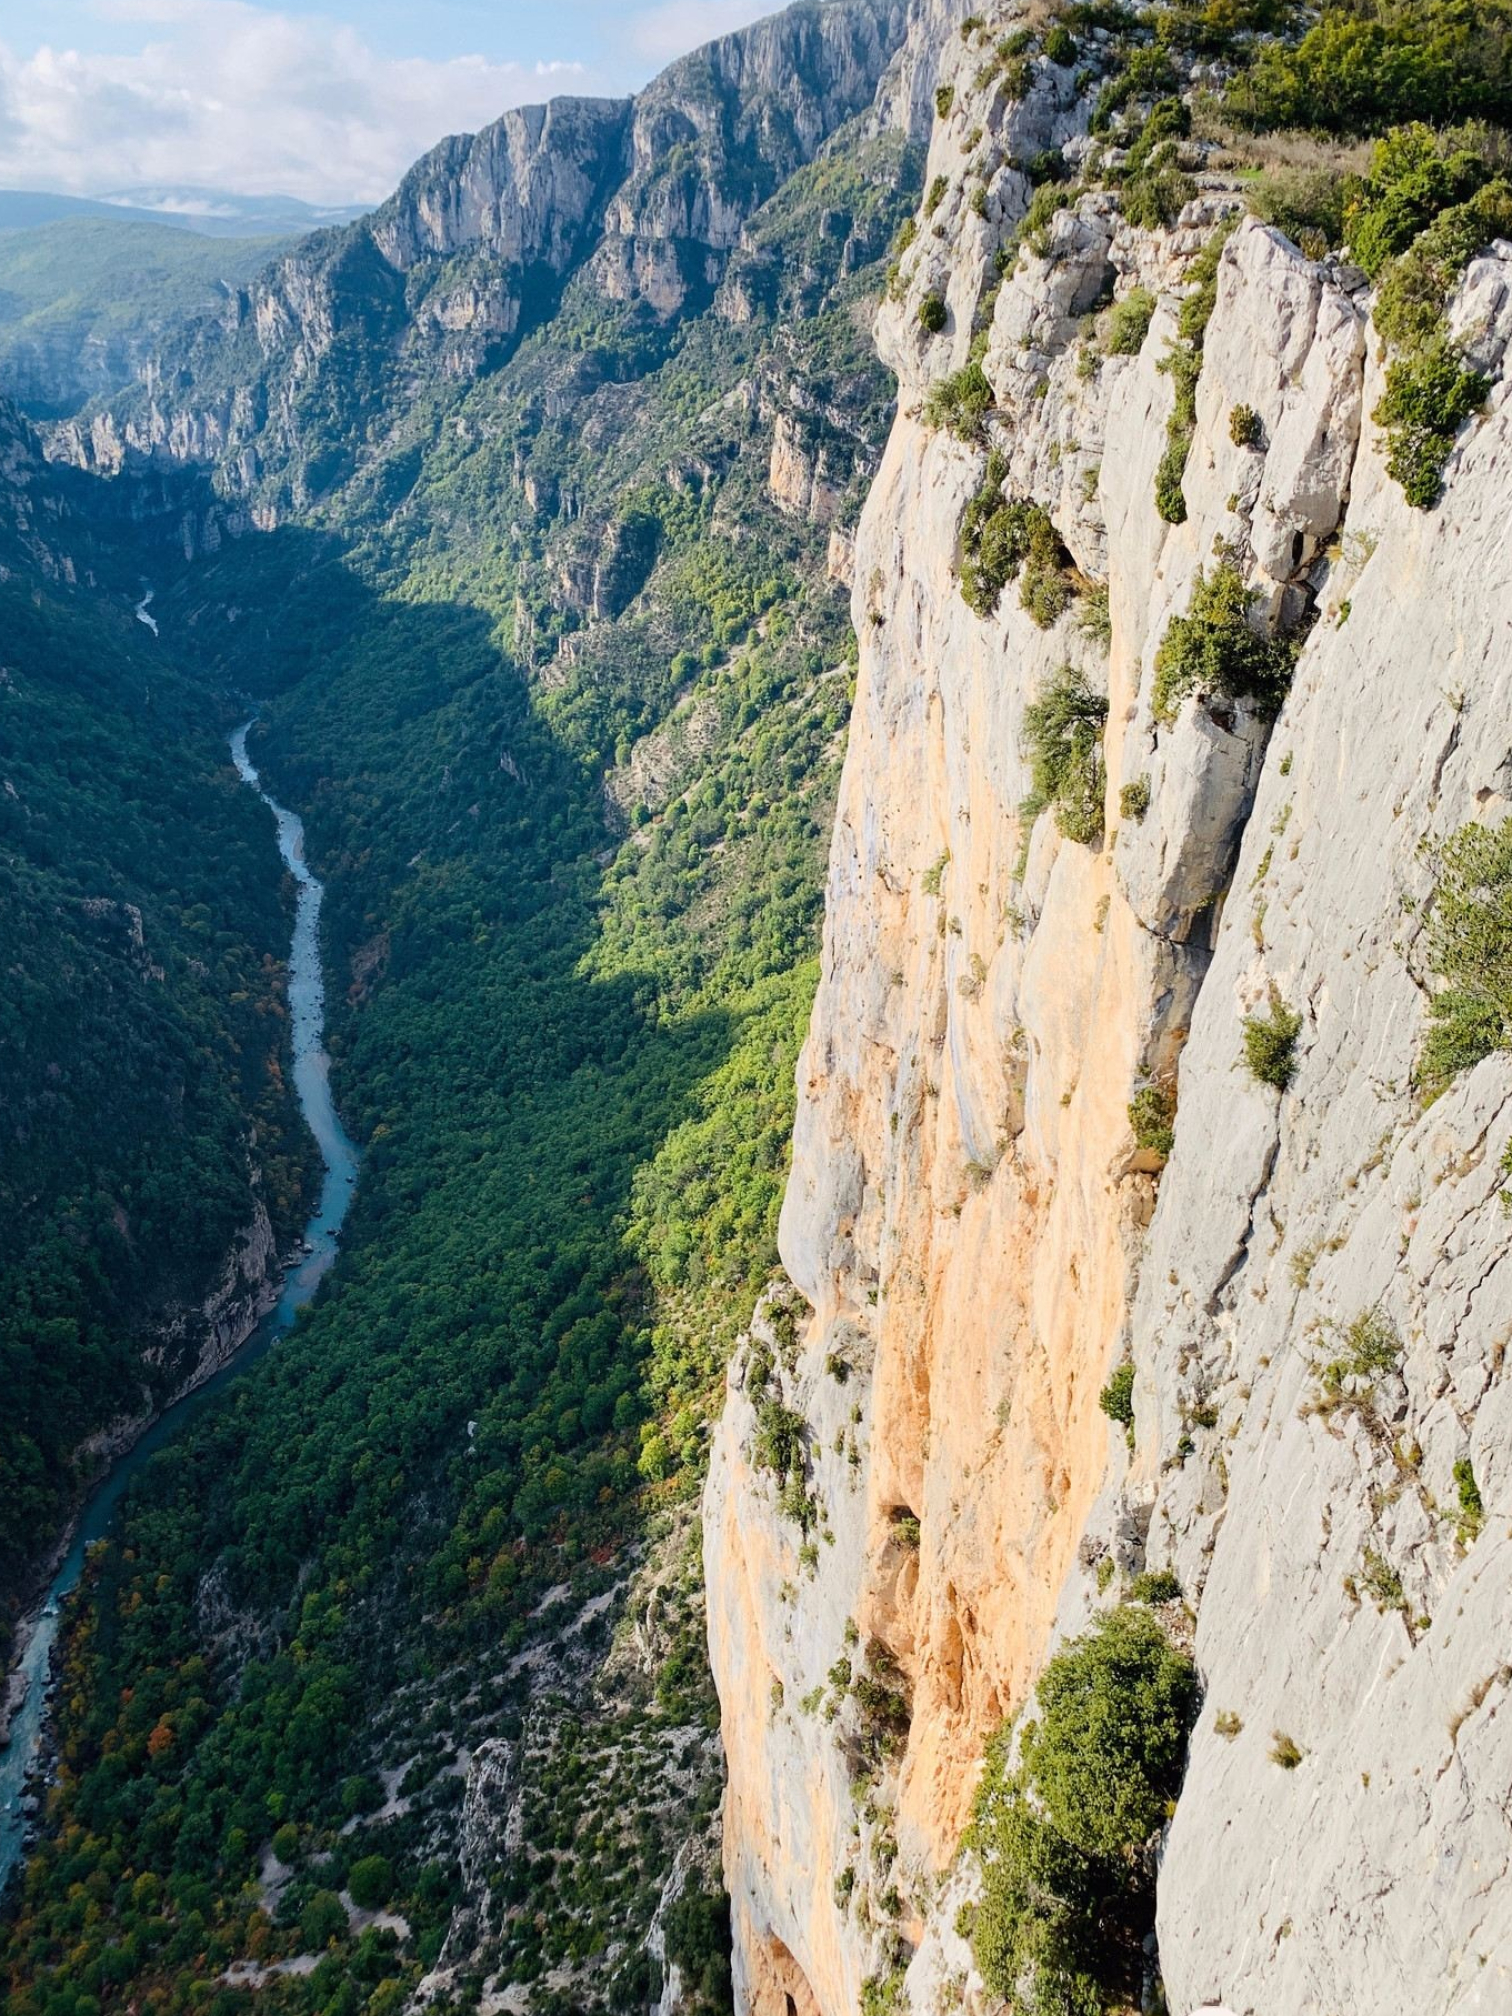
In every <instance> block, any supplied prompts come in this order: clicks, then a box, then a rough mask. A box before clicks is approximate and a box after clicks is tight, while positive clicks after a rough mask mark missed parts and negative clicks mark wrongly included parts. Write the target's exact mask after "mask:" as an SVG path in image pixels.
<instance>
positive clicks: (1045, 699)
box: [1023, 665, 1108, 847]
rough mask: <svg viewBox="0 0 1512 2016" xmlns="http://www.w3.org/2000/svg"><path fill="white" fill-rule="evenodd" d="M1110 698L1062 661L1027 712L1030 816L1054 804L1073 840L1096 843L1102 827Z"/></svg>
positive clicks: (1061, 826)
mask: <svg viewBox="0 0 1512 2016" xmlns="http://www.w3.org/2000/svg"><path fill="white" fill-rule="evenodd" d="M1107 719H1108V702H1107V700H1106V698H1105V697H1104V695H1103V694H1101V693H1094V692H1093V690H1092V688H1091V687H1090V686H1089V685H1088V684H1087V682H1086V679H1085V678H1084V677H1083V675H1082V674H1081V673H1080V672H1079V671H1078V670H1077V669H1076V667H1075V666H1074V665H1063V666H1062V667H1061V668H1060V670H1059V671H1058V672H1057V673H1056V674H1055V675H1054V677H1053V678H1052V679H1051V680H1050V682H1049V683H1048V685H1046V686H1045V688H1044V690H1043V691H1042V692H1041V693H1039V694H1038V695H1037V696H1036V698H1035V699H1033V700H1032V701H1031V702H1030V703H1029V706H1028V708H1027V709H1026V710H1025V714H1024V746H1025V749H1026V751H1027V752H1028V756H1029V770H1030V778H1031V790H1030V796H1029V798H1028V800H1027V801H1026V803H1025V806H1024V808H1023V809H1024V812H1025V815H1026V816H1029V817H1032V816H1034V815H1036V814H1037V813H1039V812H1040V811H1042V810H1044V809H1045V808H1046V807H1053V808H1054V810H1055V823H1056V826H1057V828H1058V829H1059V831H1060V832H1061V833H1063V834H1064V835H1065V837H1066V838H1067V839H1068V840H1075V841H1078V842H1080V844H1081V845H1082V846H1084V847H1095V846H1096V845H1097V844H1098V842H1099V841H1100V840H1101V839H1102V832H1103V790H1104V785H1105V782H1106V772H1105V770H1104V768H1103V730H1104V727H1105V726H1106V723H1107Z"/></svg>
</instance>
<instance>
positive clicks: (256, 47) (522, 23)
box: [0, 0, 780, 203]
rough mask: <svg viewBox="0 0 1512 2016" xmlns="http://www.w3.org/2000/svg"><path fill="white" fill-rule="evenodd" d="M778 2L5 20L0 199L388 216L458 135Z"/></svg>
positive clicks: (140, 0) (32, 3) (87, 14)
mask: <svg viewBox="0 0 1512 2016" xmlns="http://www.w3.org/2000/svg"><path fill="white" fill-rule="evenodd" d="M779 4H780V0H0V188H11V189H55V190H62V191H64V192H65V193H68V194H74V195H102V194H108V193H113V192H115V191H119V190H123V189H135V188H141V187H143V186H147V185H170V184H171V185H179V186H182V185H190V186H194V187H203V188H211V189H222V190H226V191H230V192H234V193H239V194H243V195H283V196H298V197H302V198H303V199H304V200H305V201H306V202H311V203H376V202H378V201H379V200H380V199H381V198H382V197H383V196H385V195H386V194H387V193H388V192H389V190H390V189H392V188H393V186H394V184H395V183H396V182H397V181H398V179H399V177H400V176H401V175H402V174H403V172H404V170H405V169H406V168H407V167H408V166H409V164H410V163H411V162H412V161H413V160H414V159H415V158H416V157H417V156H418V155H420V154H423V153H424V152H425V150H426V149H427V148H428V147H430V146H433V145H434V144H435V142H436V141H437V140H440V139H443V138H444V137H445V136H446V135H447V134H448V133H464V132H472V131H475V130H476V129H477V128H478V127H480V126H485V125H487V124H488V122H489V121H490V120H492V119H496V118H497V117H498V116H499V114H500V113H501V112H504V111H506V110H507V109H508V108H509V107H510V106H511V105H523V104H531V103H534V102H537V101H539V100H540V99H543V98H549V97H554V96H557V95H558V94H560V93H563V92H587V93H595V94H597V93H608V94H611V95H619V94H621V93H624V92H627V91H631V90H634V89H635V88H637V87H638V86H639V85H641V84H643V83H644V82H645V81H646V80H647V79H648V78H650V77H652V76H654V75H655V73H656V72H657V71H658V70H659V69H661V68H662V66H663V65H664V64H666V63H668V62H670V61H671V59H672V58H673V57H674V56H679V55H681V54H683V53H684V52H685V51H686V50H689V49H693V48H696V47H697V46H698V44H699V43H700V42H706V41H708V40H709V38H710V37H711V36H714V35H720V34H724V33H726V32H727V31H728V30H730V29H732V28H738V27H741V26H743V25H744V24H745V23H746V22H748V21H753V20H755V19H756V18H757V17H758V16H760V15H763V14H769V13H773V12H775V11H776V8H777V6H778V5H779Z"/></svg>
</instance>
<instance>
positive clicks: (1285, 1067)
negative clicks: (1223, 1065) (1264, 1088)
mask: <svg viewBox="0 0 1512 2016" xmlns="http://www.w3.org/2000/svg"><path fill="white" fill-rule="evenodd" d="M1301 1029H1302V1017H1301V1016H1300V1015H1299V1014H1298V1013H1297V1011H1296V1010H1295V1009H1293V1008H1288V1007H1287V1005H1286V1003H1285V1002H1284V1001H1283V1000H1282V999H1281V996H1280V994H1279V993H1278V992H1277V991H1276V989H1275V988H1274V987H1273V988H1272V989H1271V998H1270V1006H1269V1008H1268V1009H1267V1010H1266V1012H1265V1013H1264V1014H1263V1015H1246V1016H1245V1018H1244V1061H1245V1063H1246V1064H1247V1065H1248V1066H1249V1073H1250V1076H1251V1077H1252V1078H1253V1079H1255V1081H1256V1082H1257V1083H1258V1084H1261V1085H1274V1086H1275V1088H1276V1090H1277V1091H1278V1092H1284V1091H1285V1090H1286V1088H1287V1086H1288V1085H1290V1083H1291V1082H1292V1079H1293V1078H1295V1077H1296V1075H1297V1037H1298V1036H1299V1034H1300V1033H1301Z"/></svg>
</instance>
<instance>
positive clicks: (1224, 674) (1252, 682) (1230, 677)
mask: <svg viewBox="0 0 1512 2016" xmlns="http://www.w3.org/2000/svg"><path fill="white" fill-rule="evenodd" d="M1253 601H1254V597H1253V596H1252V595H1251V593H1250V591H1249V589H1248V588H1246V586H1245V585H1244V576H1243V575H1242V574H1241V573H1240V572H1239V568H1238V565H1237V563H1236V562H1235V561H1234V560H1232V559H1230V558H1228V557H1227V556H1225V557H1224V558H1222V559H1220V560H1219V562H1218V565H1217V566H1216V567H1214V568H1213V570H1212V572H1211V573H1207V572H1205V571H1199V573H1198V576H1197V580H1196V584H1195V586H1194V587H1193V589H1192V604H1191V607H1190V608H1189V609H1188V611H1187V613H1186V614H1185V615H1184V616H1173V617H1172V618H1171V621H1170V624H1169V626H1168V627H1167V630H1166V633H1165V636H1164V637H1163V638H1162V639H1161V643H1160V648H1159V650H1158V651H1157V652H1156V653H1155V685H1154V690H1153V693H1152V695H1151V706H1152V708H1153V710H1154V714H1155V719H1156V720H1157V721H1159V722H1162V723H1164V724H1165V725H1166V726H1169V725H1170V724H1171V723H1172V722H1173V721H1174V720H1175V719H1176V716H1177V713H1178V711H1179V710H1180V707H1181V703H1182V701H1183V700H1185V699H1186V698H1187V696H1188V695H1189V694H1192V693H1198V694H1221V695H1222V696H1223V697H1225V698H1226V699H1230V700H1237V699H1241V698H1242V699H1249V700H1253V701H1254V702H1255V703H1256V704H1257V705H1258V706H1259V707H1260V708H1261V709H1262V711H1264V712H1266V713H1275V712H1276V711H1277V710H1278V709H1279V707H1280V705H1281V702H1282V700H1283V699H1284V697H1285V695H1286V689H1287V687H1288V686H1289V685H1290V683H1291V675H1292V667H1293V666H1294V665H1295V663H1296V658H1297V650H1298V645H1297V642H1296V640H1295V639H1292V638H1286V637H1267V636H1264V635H1262V633H1261V632H1260V631H1258V630H1257V629H1255V627H1254V625H1253V624H1252V623H1251V622H1250V607H1251V604H1252V603H1253Z"/></svg>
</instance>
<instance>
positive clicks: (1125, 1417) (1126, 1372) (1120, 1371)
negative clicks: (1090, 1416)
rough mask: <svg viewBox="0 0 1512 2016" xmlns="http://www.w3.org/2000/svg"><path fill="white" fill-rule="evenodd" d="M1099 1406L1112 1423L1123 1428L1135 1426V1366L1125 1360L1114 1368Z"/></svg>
mask: <svg viewBox="0 0 1512 2016" xmlns="http://www.w3.org/2000/svg"><path fill="white" fill-rule="evenodd" d="M1097 1404H1098V1406H1099V1407H1101V1409H1102V1411H1103V1412H1104V1414H1106V1415H1107V1417H1108V1419H1109V1420H1110V1421H1116V1422H1118V1424H1119V1425H1120V1427H1123V1428H1132V1427H1133V1426H1134V1365H1133V1361H1132V1360H1130V1359H1127V1358H1126V1359H1125V1360H1124V1362H1123V1364H1122V1365H1116V1366H1115V1367H1114V1368H1113V1372H1112V1375H1111V1376H1110V1378H1109V1380H1108V1383H1107V1385H1106V1386H1104V1388H1103V1389H1102V1391H1101V1393H1099V1394H1098V1396H1097Z"/></svg>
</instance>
